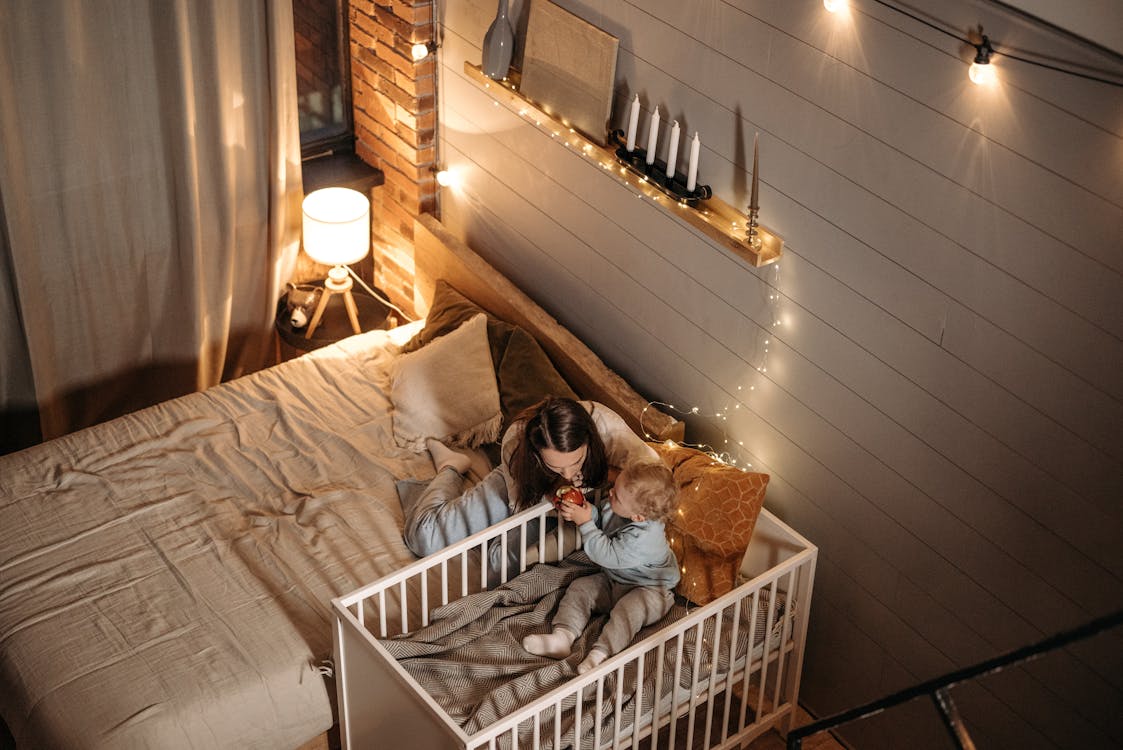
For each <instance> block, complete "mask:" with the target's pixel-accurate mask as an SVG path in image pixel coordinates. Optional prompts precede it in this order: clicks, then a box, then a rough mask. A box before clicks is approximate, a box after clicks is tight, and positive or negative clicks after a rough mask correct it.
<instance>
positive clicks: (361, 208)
mask: <svg viewBox="0 0 1123 750" xmlns="http://www.w3.org/2000/svg"><path fill="white" fill-rule="evenodd" d="M303 207H304V251H305V252H306V253H308V255H309V257H311V258H312V260H314V261H316V262H317V263H323V264H324V265H327V266H331V267H332V268H331V271H329V272H328V277H327V278H326V279H325V280H324V293H323V296H321V297H320V304H318V305H317V306H316V312H315V314H314V315H313V316H312V321H311V322H310V323H309V324H308V332H307V333H305V334H304V338H307V339H310V338H312V332H313V331H315V330H316V327H317V326H318V325H320V318H322V317H323V316H324V310H326V309H327V306H328V300H329V299H331V296H332V295H333V294H342V295H343V302H344V304H345V305H346V307H347V316H348V317H349V318H350V319H351V328H353V329H354V331H355V333H361V329H360V328H359V310H358V308H357V307H356V306H355V298H354V297H353V296H351V276H350V275H349V273H348V270H347V268H346V266H348V265H350V264H352V263H357V262H359V261H360V260H362V259H363V258H365V257H366V255H367V252H369V250H370V201H369V200H367V197H366V196H365V195H363V194H362V193H360V192H358V191H357V190H351V189H349V188H340V187H330V188H323V189H321V190H316V191H314V192H312V193H309V194H308V195H307V196H306V197H305V198H304V204H303Z"/></svg>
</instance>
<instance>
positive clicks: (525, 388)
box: [496, 326, 577, 429]
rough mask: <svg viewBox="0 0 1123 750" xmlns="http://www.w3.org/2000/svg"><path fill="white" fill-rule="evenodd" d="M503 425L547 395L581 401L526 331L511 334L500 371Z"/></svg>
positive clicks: (500, 399) (497, 373)
mask: <svg viewBox="0 0 1123 750" xmlns="http://www.w3.org/2000/svg"><path fill="white" fill-rule="evenodd" d="M496 379H497V380H498V381H499V403H500V405H501V407H502V411H503V425H504V429H506V426H507V425H509V424H511V420H512V419H513V418H515V417H516V416H518V414H519V412H521V411H522V410H523V409H525V408H527V407H528V406H533V405H534V404H536V403H538V402H539V401H541V400H542V399H543V398H545V397H546V396H566V397H568V398H573V399H576V398H577V394H576V393H574V392H573V389H572V388H570V386H569V383H567V382H566V381H565V378H563V377H562V375H561V373H560V372H558V371H557V368H555V367H554V363H553V362H551V361H550V357H549V356H548V355H547V354H546V352H545V350H543V349H542V346H541V345H540V344H539V343H538V341H537V340H535V338H534V337H533V336H531V335H530V334H529V333H527V332H526V331H524V330H523V329H522V328H519V327H517V326H516V327H515V328H514V330H512V331H511V336H510V339H509V340H508V341H507V347H506V349H505V350H504V352H503V356H502V359H500V360H499V367H498V370H497V372H496Z"/></svg>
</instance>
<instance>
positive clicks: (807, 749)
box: [749, 708, 846, 750]
mask: <svg viewBox="0 0 1123 750" xmlns="http://www.w3.org/2000/svg"><path fill="white" fill-rule="evenodd" d="M812 721H814V719H812V718H811V716H809V715H808V714H807V712H806V711H804V710H803V709H802V708H800V709H797V710H796V720H795V725H796V726H797V727H802V726H805V725H807V724H810V723H811V722H812ZM786 747H787V744H786V743H785V742H784V740H783V738H782V737H780V735H779V734H777V733H776V732H775V730H773V731H769V732H766V733H764V734H763V735H762V736H760V737H758V738H756V739H755V740H753V741H752V742H751V743H749V750H784V749H785V748H786ZM800 748H801V750H846V746H845V745H843V744H841V743H840V742H839V741H838V740H836V739H835V738H834V735H832V734H831V733H830V732H819V733H818V734H813V735H811V736H810V737H806V738H804V740H803V744H802V745H800Z"/></svg>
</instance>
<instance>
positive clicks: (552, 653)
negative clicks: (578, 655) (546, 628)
mask: <svg viewBox="0 0 1123 750" xmlns="http://www.w3.org/2000/svg"><path fill="white" fill-rule="evenodd" d="M576 637H577V636H575V635H573V633H570V632H569V631H568V630H566V629H565V628H554V632H552V633H550V634H549V635H528V636H526V637H525V638H523V648H525V649H526V650H527V651H529V652H530V653H532V654H535V655H537V656H549V657H551V658H553V659H564V658H565V657H567V656H569V652H570V650H571V649H572V648H573V641H574V639H575V638H576Z"/></svg>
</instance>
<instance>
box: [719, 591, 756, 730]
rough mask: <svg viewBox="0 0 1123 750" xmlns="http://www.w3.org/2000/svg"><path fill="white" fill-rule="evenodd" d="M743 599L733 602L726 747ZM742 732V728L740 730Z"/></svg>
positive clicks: (724, 717) (747, 658) (749, 656)
mask: <svg viewBox="0 0 1123 750" xmlns="http://www.w3.org/2000/svg"><path fill="white" fill-rule="evenodd" d="M742 601H743V599H738V600H737V601H735V602H733V632H732V634H731V635H730V636H729V667H728V669H727V670H726V677H725V711H724V712H723V713H722V719H721V743H722V744H723V745H724V744H725V741H726V740H728V739H729V709H730V707H731V706H732V704H733V675H734V674H735V673H736V671H737V670H736V666H737V637H738V636H739V635H740V629H741V602H742ZM752 658H753V654H752V651H751V650H750V651H749V652H748V653H747V654H746V655H745V669H746V670H747V669H748V668H749V663H750V662H752ZM738 731H740V728H738Z"/></svg>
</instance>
